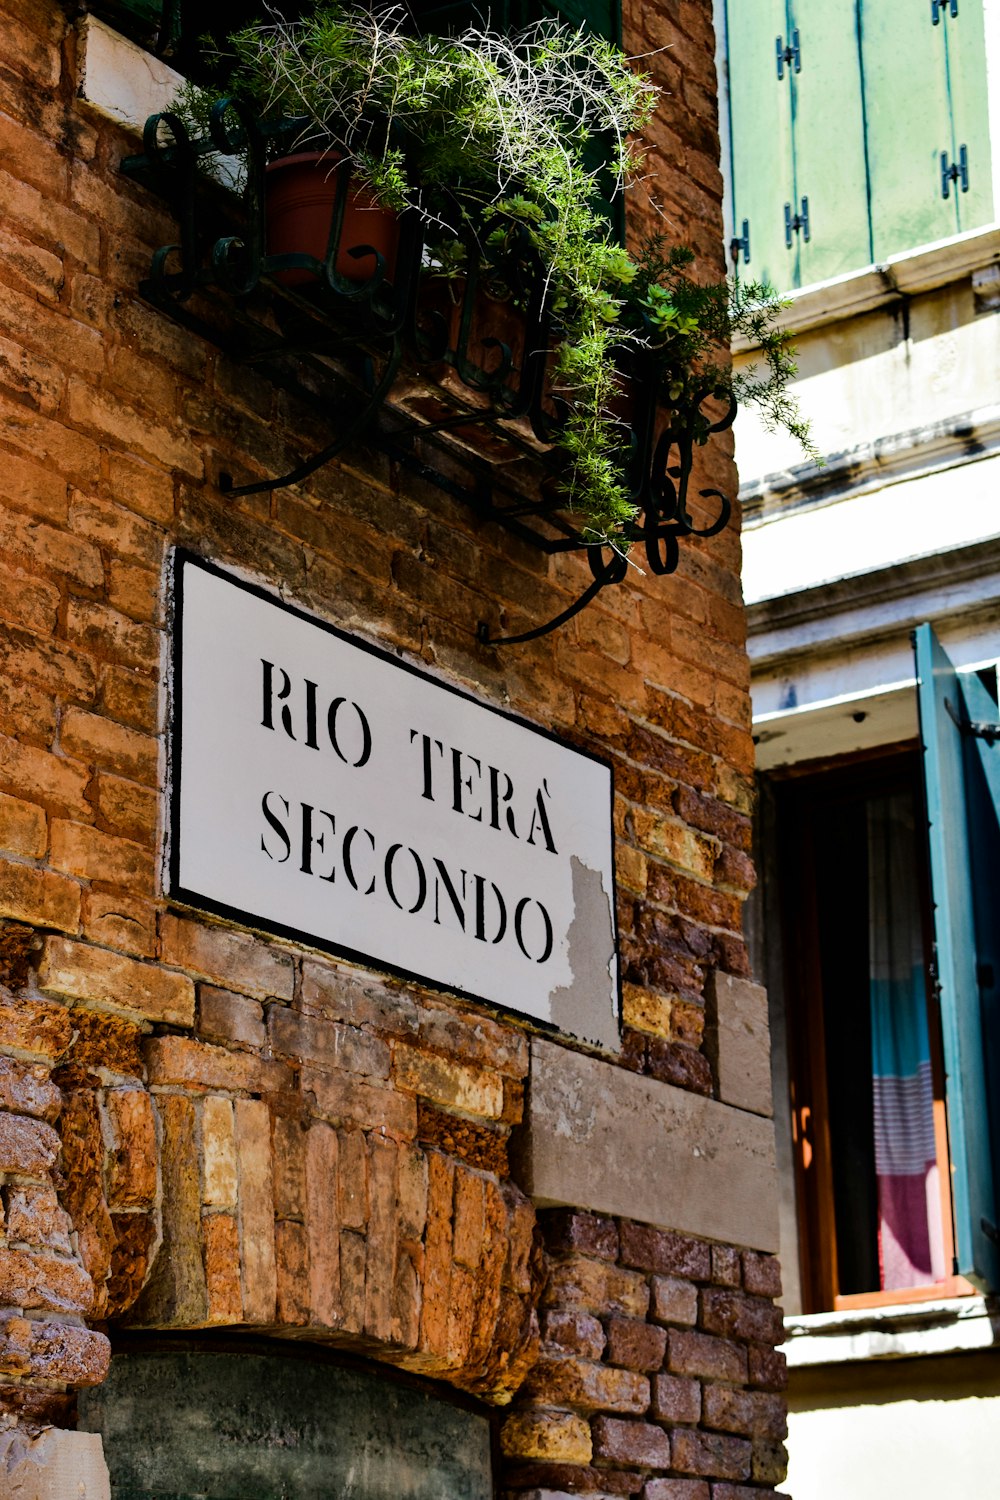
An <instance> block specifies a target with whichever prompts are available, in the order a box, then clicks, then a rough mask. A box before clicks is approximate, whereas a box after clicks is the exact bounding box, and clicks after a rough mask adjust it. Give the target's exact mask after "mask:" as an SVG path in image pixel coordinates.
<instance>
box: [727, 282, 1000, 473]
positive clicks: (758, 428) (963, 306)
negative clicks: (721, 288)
mask: <svg viewBox="0 0 1000 1500" xmlns="http://www.w3.org/2000/svg"><path fill="white" fill-rule="evenodd" d="M795 343H796V347H797V349H798V357H797V363H798V367H799V378H798V380H797V381H796V386H795V389H796V395H797V396H798V399H799V401H800V403H801V406H802V410H803V412H804V413H805V415H806V416H807V417H808V418H809V419H810V421H811V422H812V427H813V437H814V439H815V442H816V445H817V447H818V448H819V449H820V451H821V452H822V453H824V454H834V453H844V452H849V451H850V450H851V449H854V448H857V447H859V446H860V445H862V444H864V443H870V442H872V441H874V440H875V439H876V438H881V437H886V436H890V435H896V434H900V433H904V432H907V431H910V430H912V429H914V428H921V427H930V426H933V425H934V424H936V423H940V422H942V421H943V420H944V419H946V418H947V417H948V416H952V415H956V414H958V413H960V412H967V411H976V410H979V409H981V408H982V407H984V406H988V405H991V404H992V403H993V402H995V400H996V391H997V377H998V371H1000V317H998V316H997V315H996V313H989V312H984V313H979V314H977V313H976V311H975V300H974V297H973V291H972V283H971V280H970V279H969V278H968V277H966V278H965V279H963V280H962V281H959V282H957V283H956V284H954V285H952V286H948V287H942V288H940V289H939V290H938V291H934V292H925V293H922V294H921V295H919V296H917V297H914V298H913V299H912V300H911V301H910V303H909V304H908V323H907V320H906V317H905V316H904V311H903V307H902V305H901V304H897V305H896V307H895V308H892V307H887V308H884V309H883V308H880V309H878V310H877V311H875V312H870V313H865V314H862V315H861V316H859V317H855V318H850V319H848V320H847V321H845V322H838V323H831V324H827V325H825V326H822V327H819V328H815V329H811V330H809V331H807V332H806V333H803V334H800V335H799V336H798V337H797V338H796V339H795ZM750 362H752V356H751V355H740V356H739V357H738V359H737V365H738V366H745V365H746V364H748V363H750ZM736 453H737V460H738V463H739V469H740V480H741V483H742V484H744V485H746V484H752V483H753V482H754V480H755V479H758V478H760V477H761V476H763V475H764V474H773V473H776V472H780V471H781V470H782V469H785V468H786V467H794V466H795V465H796V464H800V463H802V461H803V456H802V452H801V449H800V448H799V447H798V445H797V444H796V443H795V441H794V439H792V438H789V437H788V436H787V435H786V434H771V433H767V432H766V431H765V430H764V428H763V427H762V425H761V423H760V421H759V420H758V419H757V417H756V415H755V414H754V413H753V412H743V413H741V414H740V415H739V416H738V417H737V420H736Z"/></svg>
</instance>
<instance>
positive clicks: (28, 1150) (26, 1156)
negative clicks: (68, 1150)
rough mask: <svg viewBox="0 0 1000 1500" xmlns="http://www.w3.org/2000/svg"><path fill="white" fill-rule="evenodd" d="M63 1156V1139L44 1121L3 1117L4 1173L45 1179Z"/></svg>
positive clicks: (0, 1159)
mask: <svg viewBox="0 0 1000 1500" xmlns="http://www.w3.org/2000/svg"><path fill="white" fill-rule="evenodd" d="M58 1155H59V1137H58V1135H57V1134H56V1132H55V1131H54V1130H53V1129H52V1126H51V1125H46V1123H45V1121H44V1120H34V1119H31V1118H30V1117H28V1116H27V1115H8V1114H0V1172H11V1173H14V1174H15V1175H17V1176H19V1177H45V1176H47V1175H48V1173H49V1172H50V1171H51V1169H52V1167H53V1166H54V1165H55V1161H56V1158H57V1157H58Z"/></svg>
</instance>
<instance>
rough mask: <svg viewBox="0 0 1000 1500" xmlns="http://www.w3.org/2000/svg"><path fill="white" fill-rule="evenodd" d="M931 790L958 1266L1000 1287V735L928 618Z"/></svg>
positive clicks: (921, 635) (922, 681)
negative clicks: (980, 729) (986, 730)
mask: <svg viewBox="0 0 1000 1500" xmlns="http://www.w3.org/2000/svg"><path fill="white" fill-rule="evenodd" d="M914 647H915V651H916V671H917V682H918V687H917V694H918V703H919V708H920V736H921V740H922V741H923V761H924V778H925V786H926V793H927V816H928V825H929V827H928V841H929V849H930V868H931V895H932V900H933V905H934V947H935V965H936V972H937V982H938V986H939V994H940V1006H941V1030H942V1039H943V1045H944V1064H945V1073H946V1095H947V1109H948V1144H949V1151H950V1154H951V1162H952V1183H951V1186H952V1203H953V1211H954V1219H955V1254H956V1269H957V1270H958V1272H959V1273H960V1274H961V1275H963V1276H967V1277H969V1278H970V1280H973V1281H975V1282H976V1283H977V1284H978V1285H980V1286H982V1287H984V1288H985V1289H986V1290H995V1289H997V1288H998V1287H1000V1248H998V1244H997V1230H996V1226H997V1210H996V1204H997V1192H996V1179H995V1168H994V1156H995V1155H996V1154H998V1153H996V1152H995V1149H994V1148H995V1146H996V1140H997V1136H996V1131H997V1126H996V1123H992V1125H991V1114H990V1111H991V1108H993V1109H996V1108H997V1106H998V1105H1000V1094H998V1093H997V1081H998V1079H997V1056H996V1042H997V1039H998V1027H997V1021H998V1014H997V1005H998V993H1000V989H998V987H1000V962H998V958H1000V943H998V939H1000V911H998V906H997V900H996V880H997V873H998V869H1000V866H998V864H997V850H998V847H1000V744H994V745H990V744H987V742H986V741H985V740H984V739H979V738H975V737H973V736H972V735H970V734H969V733H968V732H963V729H962V727H961V726H962V725H963V724H964V725H966V726H967V725H968V724H969V722H970V721H976V720H980V721H986V722H989V723H992V724H998V715H997V708H996V704H995V703H994V702H993V700H992V699H991V698H990V697H989V695H988V694H987V693H986V691H985V689H984V688H983V687H982V685H981V684H980V683H979V682H978V681H977V680H976V679H975V678H974V677H971V676H969V675H965V676H963V677H962V678H961V679H960V678H959V676H958V674H957V673H956V671H955V669H954V667H953V666H952V664H951V662H950V661H949V659H948V657H947V656H946V654H945V652H944V650H943V649H942V647H941V645H940V643H939V642H938V640H937V637H936V636H935V634H934V632H933V630H932V629H931V627H930V625H921V626H920V628H919V629H918V630H917V631H916V632H915V635H914Z"/></svg>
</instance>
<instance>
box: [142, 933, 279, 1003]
mask: <svg viewBox="0 0 1000 1500" xmlns="http://www.w3.org/2000/svg"><path fill="white" fill-rule="evenodd" d="M160 936H161V939H162V945H163V959H164V962H165V963H168V964H173V965H175V966H176V967H177V968H178V969H187V970H188V972H189V973H192V974H197V975H198V976H199V977H200V978H202V979H213V980H215V981H216V982H217V983H219V984H223V985H225V986H226V987H227V988H228V989H231V990H240V991H242V993H244V994H247V995H251V996H253V998H254V999H255V1000H268V999H271V998H272V997H277V998H278V999H279V1000H290V999H291V998H292V986H293V974H292V961H291V959H290V957H289V956H288V954H286V953H279V952H277V951H276V950H275V949H273V948H270V947H268V946H267V944H266V943H262V942H260V941H259V940H258V939H257V938H252V937H249V936H248V935H247V934H246V933H242V932H229V931H227V930H226V929H224V928H222V927H209V926H206V925H204V924H203V923H200V922H196V921H191V920H188V919H185V918H182V917H175V916H173V915H171V914H170V913H164V915H163V916H162V917H161V919H160Z"/></svg>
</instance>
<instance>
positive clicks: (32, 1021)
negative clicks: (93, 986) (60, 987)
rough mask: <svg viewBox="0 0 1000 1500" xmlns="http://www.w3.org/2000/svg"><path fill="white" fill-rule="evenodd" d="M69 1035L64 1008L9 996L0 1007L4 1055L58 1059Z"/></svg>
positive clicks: (44, 1001)
mask: <svg viewBox="0 0 1000 1500" xmlns="http://www.w3.org/2000/svg"><path fill="white" fill-rule="evenodd" d="M0 878H2V876H0ZM72 1035H73V1027H72V1023H71V1021H70V1017H69V1011H68V1010H67V1009H66V1007H65V1006H64V1005H56V1004H54V1003H53V1002H52V1001H50V1000H22V999H20V998H14V997H13V996H11V997H9V998H5V999H4V1002H3V1004H2V1005H0V1047H3V1048H4V1050H5V1051H8V1052H15V1053H28V1054H30V1055H31V1056H33V1057H44V1058H53V1057H58V1056H59V1055H60V1053H62V1052H65V1050H66V1048H67V1047H68V1046H69V1044H70V1039H71V1037H72Z"/></svg>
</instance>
